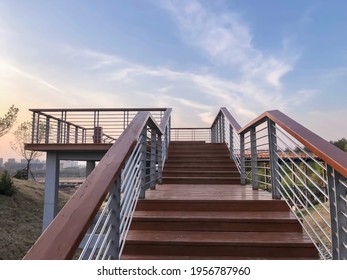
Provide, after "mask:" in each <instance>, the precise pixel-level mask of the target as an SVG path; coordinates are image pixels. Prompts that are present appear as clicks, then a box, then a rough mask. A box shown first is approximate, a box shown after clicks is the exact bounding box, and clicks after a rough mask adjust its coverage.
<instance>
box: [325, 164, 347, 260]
mask: <svg viewBox="0 0 347 280" xmlns="http://www.w3.org/2000/svg"><path fill="white" fill-rule="evenodd" d="M327 173H328V174H327V175H328V189H329V204H330V220H331V237H332V238H331V240H332V255H333V259H334V260H346V259H347V248H346V246H347V232H346V230H347V217H346V215H347V205H346V202H345V201H344V200H343V199H342V198H341V197H343V198H345V199H346V197H347V189H346V187H345V186H343V185H342V183H341V182H340V180H342V178H343V177H342V176H341V174H339V173H338V172H337V171H336V170H335V169H333V168H332V167H331V166H330V165H327Z"/></svg>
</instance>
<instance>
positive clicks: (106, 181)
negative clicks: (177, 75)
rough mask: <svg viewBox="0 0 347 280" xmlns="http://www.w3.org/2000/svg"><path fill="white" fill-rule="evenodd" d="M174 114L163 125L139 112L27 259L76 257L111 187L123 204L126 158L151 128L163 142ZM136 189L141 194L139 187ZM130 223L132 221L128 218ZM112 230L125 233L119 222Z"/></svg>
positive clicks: (116, 242) (157, 159)
mask: <svg viewBox="0 0 347 280" xmlns="http://www.w3.org/2000/svg"><path fill="white" fill-rule="evenodd" d="M170 113H171V109H168V110H167V111H166V112H165V114H164V117H163V118H162V119H163V121H165V122H166V123H161V125H160V126H159V125H158V124H157V123H156V121H155V120H154V119H153V117H152V116H151V114H150V113H149V112H146V111H141V112H139V113H137V115H136V116H135V117H134V118H133V119H132V121H131V122H130V124H129V125H128V126H127V127H126V128H125V130H124V132H123V133H122V134H121V136H120V137H119V138H118V139H117V141H116V142H115V143H114V144H113V145H112V146H111V148H110V149H109V150H108V152H107V153H106V155H105V156H104V157H103V158H102V160H101V161H100V163H99V164H98V165H97V166H96V167H95V169H94V170H93V171H92V173H91V174H90V175H89V176H88V177H87V179H86V180H85V181H84V182H83V184H82V185H81V186H80V187H79V189H78V190H77V191H76V193H75V194H74V195H73V196H72V198H71V199H70V200H69V201H68V202H67V204H66V205H65V206H64V207H63V209H62V210H61V211H60V212H59V213H58V215H57V216H56V218H55V219H54V220H53V221H52V223H51V224H50V225H49V226H48V228H47V229H46V230H45V231H44V232H43V234H42V235H41V236H40V238H39V239H38V240H37V241H36V243H35V244H34V245H33V246H32V248H31V249H30V250H29V252H28V253H27V254H26V256H25V257H24V259H25V260H30V259H31V260H32V259H71V258H72V257H73V256H74V254H75V252H76V250H77V248H78V246H79V244H80V243H81V241H82V239H83V238H84V236H85V234H86V232H87V230H88V228H89V227H90V225H91V224H92V222H93V219H94V218H95V216H96V214H97V213H98V211H99V209H100V207H101V205H102V203H103V202H104V200H105V198H106V197H107V195H108V194H109V193H110V191H111V189H112V188H114V187H115V184H116V189H117V190H116V194H113V195H115V196H116V197H115V199H114V200H115V201H117V200H118V203H119V200H120V192H121V185H120V184H118V183H120V181H121V180H122V179H121V178H120V175H121V172H122V169H123V168H124V166H125V163H126V161H127V160H128V159H129V156H130V154H131V153H132V151H133V149H134V147H135V146H136V145H137V143H138V141H139V139H140V136H141V135H143V133H145V135H146V132H147V130H148V129H150V130H151V131H152V132H151V135H152V136H151V137H152V138H150V139H153V135H158V136H160V137H159V142H160V143H161V142H162V140H161V136H162V135H164V133H165V132H164V131H163V129H164V130H165V129H166V125H167V124H168V123H169V122H170ZM141 141H142V143H143V144H144V148H140V149H141V150H140V152H139V153H140V155H139V156H138V157H139V158H140V160H141V158H142V160H144V161H146V155H145V154H144V156H141V153H146V151H147V148H148V147H147V148H146V146H148V141H147V139H146V136H145V138H142V140H141ZM157 144H158V143H155V145H156V147H157V150H156V152H155V153H154V155H159V154H161V153H159V152H158V149H160V150H161V151H162V147H160V146H157ZM167 144H168V143H167ZM150 151H153V147H152V148H150ZM154 151H155V150H154ZM152 160H153V159H152ZM154 160H155V161H157V162H159V165H160V164H162V163H161V161H162V159H159V158H155V159H154ZM136 166H137V167H136V168H139V167H138V166H139V163H137V165H136ZM141 166H142V167H141V168H143V169H145V168H146V163H144V164H142V165H141ZM151 166H154V169H155V163H154V165H153V164H151ZM134 168H135V167H134ZM139 174H140V175H139V176H140V177H141V178H142V179H144V178H145V177H146V175H145V174H144V173H139ZM141 174H142V175H141ZM139 176H138V178H136V180H139ZM141 178H140V179H141ZM159 179H160V178H156V180H159ZM144 181H145V179H144ZM117 182H118V183H117ZM117 184H118V185H117ZM141 188H142V189H141V191H140V192H143V191H144V188H146V186H145V185H144V184H142V185H141ZM134 191H135V192H136V193H139V191H138V190H134ZM117 193H118V194H117ZM117 195H118V197H117ZM135 205H136V203H135V204H132V205H131V209H133V208H134V207H135ZM120 208H121V205H116V206H115V209H111V210H110V211H113V212H115V214H116V215H119V213H118V214H117V213H116V212H119V211H120ZM130 214H131V213H130ZM116 220H117V218H116ZM118 220H119V217H118ZM118 222H119V221H118ZM127 223H129V222H128V221H127ZM129 224H130V223H129ZM118 227H119V224H118ZM110 230H111V231H112V230H113V231H114V235H115V236H116V237H118V238H119V236H120V235H121V233H119V231H117V222H116V224H111V225H110ZM125 235H126V232H125ZM113 238H114V237H113ZM122 238H123V239H125V238H126V236H124V235H123V237H122ZM111 242H113V246H114V247H119V243H120V240H114V241H113V240H111ZM117 249H118V248H116V253H114V254H113V255H112V256H109V258H111V259H117V258H119V255H118V254H119V250H118V251H117Z"/></svg>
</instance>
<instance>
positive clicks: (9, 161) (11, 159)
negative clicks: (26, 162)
mask: <svg viewBox="0 0 347 280" xmlns="http://www.w3.org/2000/svg"><path fill="white" fill-rule="evenodd" d="M7 162H8V163H11V164H12V163H16V159H15V158H9V159H8V160H7Z"/></svg>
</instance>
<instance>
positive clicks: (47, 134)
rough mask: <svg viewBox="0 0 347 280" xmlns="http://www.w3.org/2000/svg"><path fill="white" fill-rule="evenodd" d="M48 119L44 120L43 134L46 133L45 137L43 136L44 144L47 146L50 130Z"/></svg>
mask: <svg viewBox="0 0 347 280" xmlns="http://www.w3.org/2000/svg"><path fill="white" fill-rule="evenodd" d="M50 120H51V119H50V118H49V117H47V118H46V127H45V128H46V129H45V133H46V135H45V143H46V144H48V143H49V128H50Z"/></svg>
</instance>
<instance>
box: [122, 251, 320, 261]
mask: <svg viewBox="0 0 347 280" xmlns="http://www.w3.org/2000/svg"><path fill="white" fill-rule="evenodd" d="M206 254H207V252H206ZM121 260H317V257H316V256H313V257H299V256H296V257H288V256H285V257H271V256H266V257H240V256H208V255H204V256H190V255H187V256H182V255H177V256H170V255H147V254H146V255H135V254H133V255H126V254H123V255H122V257H121Z"/></svg>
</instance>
